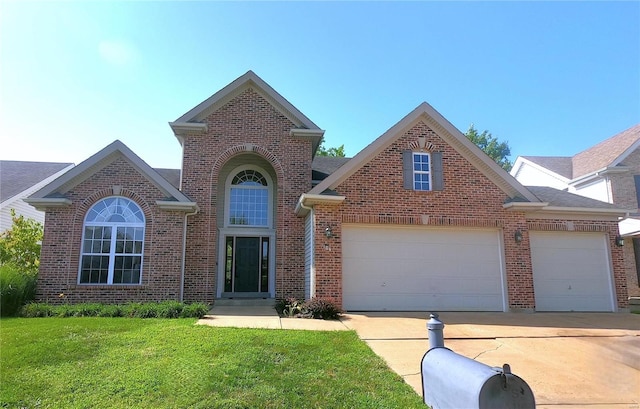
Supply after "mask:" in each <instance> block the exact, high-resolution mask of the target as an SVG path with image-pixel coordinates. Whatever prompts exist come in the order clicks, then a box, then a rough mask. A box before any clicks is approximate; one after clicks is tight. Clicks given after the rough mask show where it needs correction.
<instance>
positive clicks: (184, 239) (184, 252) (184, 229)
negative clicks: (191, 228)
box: [180, 207, 198, 302]
mask: <svg viewBox="0 0 640 409" xmlns="http://www.w3.org/2000/svg"><path fill="white" fill-rule="evenodd" d="M197 213H198V208H197V207H196V210H195V211H194V212H192V213H185V214H184V223H183V227H182V264H181V266H180V302H184V270H185V268H186V265H187V260H186V255H187V217H189V216H193V215H195V214H197Z"/></svg>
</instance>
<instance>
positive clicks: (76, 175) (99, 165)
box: [25, 140, 195, 207]
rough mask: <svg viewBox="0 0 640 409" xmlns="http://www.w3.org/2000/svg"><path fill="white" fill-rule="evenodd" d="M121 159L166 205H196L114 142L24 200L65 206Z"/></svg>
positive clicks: (135, 156)
mask: <svg viewBox="0 0 640 409" xmlns="http://www.w3.org/2000/svg"><path fill="white" fill-rule="evenodd" d="M118 158H124V159H125V160H126V161H127V162H128V163H130V164H131V165H132V166H133V167H134V168H135V169H136V170H137V171H138V172H140V174H141V175H143V176H144V177H145V178H146V179H147V180H149V181H150V182H151V183H152V184H154V185H155V186H156V187H157V188H158V189H159V190H160V191H161V192H163V193H164V194H165V195H166V198H165V200H164V201H165V202H166V201H170V202H177V203H185V204H191V205H193V206H195V203H193V202H192V201H191V200H190V199H189V198H188V197H186V196H185V195H184V194H183V193H182V192H180V191H179V190H178V189H176V188H175V187H174V186H173V185H172V184H171V183H170V182H169V181H167V180H166V179H165V178H163V177H162V176H161V175H160V174H159V173H158V172H157V171H156V170H155V169H153V168H152V167H151V166H149V165H148V164H147V163H146V162H144V161H143V160H142V159H141V158H140V157H139V156H137V155H136V154H135V153H133V151H132V150H131V149H129V148H128V147H127V146H126V145H125V144H124V143H122V142H120V141H119V140H116V141H114V142H112V143H111V144H109V145H108V146H106V147H105V148H103V149H102V150H101V151H99V152H98V153H96V154H94V155H93V156H91V157H90V158H88V159H86V160H85V161H84V162H82V163H80V164H79V165H78V166H76V167H74V168H73V169H71V170H69V171H68V172H66V173H65V174H64V175H62V176H60V177H59V178H57V179H55V180H54V181H52V182H51V183H49V184H48V185H46V186H44V187H43V188H42V189H40V190H38V191H37V192H35V193H33V194H32V195H31V196H29V198H27V199H26V200H25V201H27V202H28V203H30V204H32V205H34V206H41V207H46V204H47V201H48V200H51V201H52V203H53V201H55V202H56V203H62V202H61V197H63V196H64V194H65V193H66V192H68V191H69V190H71V189H72V188H73V187H74V186H77V185H78V184H80V183H82V182H83V181H85V180H87V179H88V178H89V177H91V175H93V174H95V173H96V172H98V171H100V170H101V169H103V168H105V167H106V166H107V165H109V164H111V163H113V162H114V161H115V160H116V159H118ZM67 204H68V203H67Z"/></svg>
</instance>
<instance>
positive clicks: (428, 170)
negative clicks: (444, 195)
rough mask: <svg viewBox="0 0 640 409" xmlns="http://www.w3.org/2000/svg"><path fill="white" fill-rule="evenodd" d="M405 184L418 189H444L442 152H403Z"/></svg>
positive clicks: (406, 186) (407, 186)
mask: <svg viewBox="0 0 640 409" xmlns="http://www.w3.org/2000/svg"><path fill="white" fill-rule="evenodd" d="M402 170H403V186H404V188H405V189H409V190H417V191H423V192H425V191H426V192H428V191H437V190H444V174H443V171H442V152H423V151H411V150H406V151H403V152H402Z"/></svg>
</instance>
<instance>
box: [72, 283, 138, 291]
mask: <svg viewBox="0 0 640 409" xmlns="http://www.w3.org/2000/svg"><path fill="white" fill-rule="evenodd" d="M146 287H147V285H146V284H74V285H73V286H71V287H70V289H74V290H111V289H118V290H134V289H141V288H146Z"/></svg>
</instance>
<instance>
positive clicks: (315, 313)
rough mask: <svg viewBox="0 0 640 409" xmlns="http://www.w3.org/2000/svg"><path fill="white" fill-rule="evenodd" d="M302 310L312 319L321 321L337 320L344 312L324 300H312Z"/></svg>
mask: <svg viewBox="0 0 640 409" xmlns="http://www.w3.org/2000/svg"><path fill="white" fill-rule="evenodd" d="M302 308H303V310H304V311H305V313H306V314H308V315H310V316H311V317H312V318H316V319H321V320H337V319H338V318H339V317H340V314H342V310H341V309H340V308H338V307H337V306H336V305H335V304H334V303H332V302H331V301H328V300H325V299H322V298H312V299H310V300H309V301H307V302H305V303H304V305H303V307H302Z"/></svg>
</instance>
